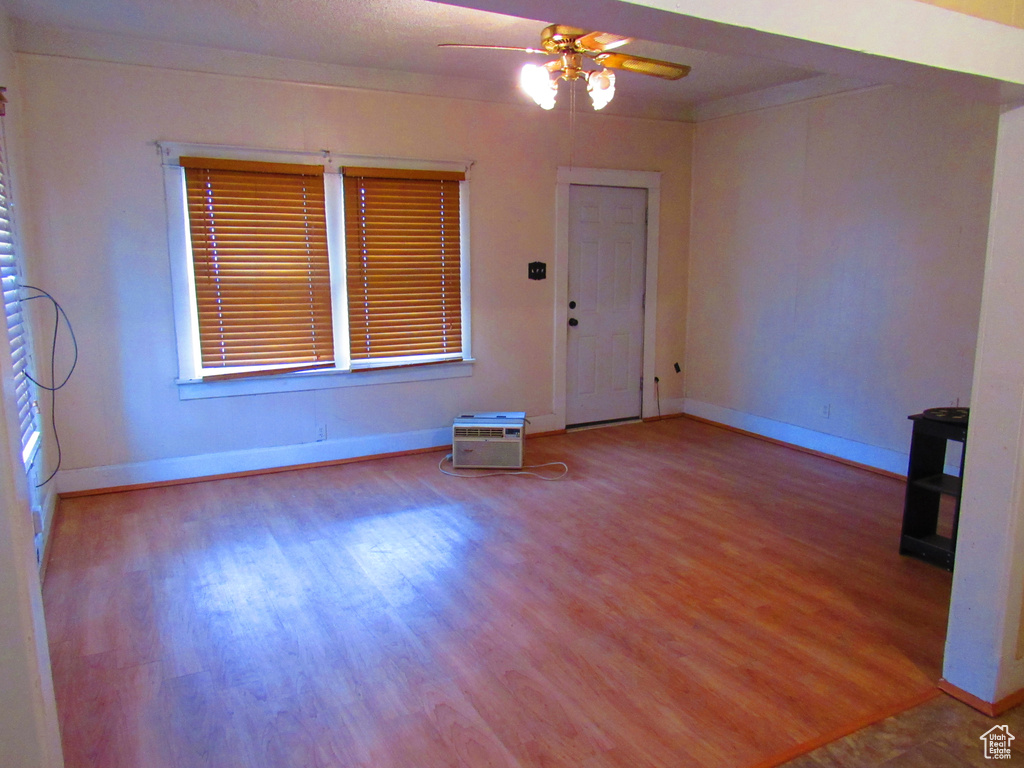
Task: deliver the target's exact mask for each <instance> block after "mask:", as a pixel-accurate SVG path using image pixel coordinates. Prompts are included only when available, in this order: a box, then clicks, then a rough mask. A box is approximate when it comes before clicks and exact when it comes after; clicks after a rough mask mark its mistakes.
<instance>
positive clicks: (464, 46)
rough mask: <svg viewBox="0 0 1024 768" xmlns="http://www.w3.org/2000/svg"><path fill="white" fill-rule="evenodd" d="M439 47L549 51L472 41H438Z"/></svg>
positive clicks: (529, 51)
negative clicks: (478, 43) (475, 43)
mask: <svg viewBox="0 0 1024 768" xmlns="http://www.w3.org/2000/svg"><path fill="white" fill-rule="evenodd" d="M437 47H438V48H484V49H487V50H492V51H520V52H521V53H541V54H544V55H545V56H547V55H548V52H547V51H543V50H541V49H540V48H519V47H518V46H514V45H473V44H471V43H438V44H437Z"/></svg>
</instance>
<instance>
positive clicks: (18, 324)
mask: <svg viewBox="0 0 1024 768" xmlns="http://www.w3.org/2000/svg"><path fill="white" fill-rule="evenodd" d="M0 90H2V89H0ZM2 117H3V113H2V110H0V118H2ZM14 218H15V202H14V195H13V190H12V189H11V175H10V166H9V165H8V162H7V142H6V133H5V132H4V131H3V130H0V219H2V220H3V221H4V222H5V224H3V225H0V238H2V239H3V241H4V243H5V244H6V246H7V248H6V249H5V250H7V251H8V253H7V254H6V258H5V259H4V261H6V262H7V263H6V264H5V266H4V270H3V271H4V272H5V273H6V275H5V278H6V280H5V282H7V283H8V284H7V285H4V286H3V288H4V290H3V291H2V292H3V293H5V294H6V293H8V292H10V293H11V298H12V299H13V300H12V301H10V302H8V301H7V300H6V299H5V300H4V302H3V304H4V333H5V334H6V336H7V338H8V342H9V352H10V355H11V364H12V372H13V374H14V375H13V380H14V393H15V397H16V398H17V400H16V405H17V406H18V447H19V449H20V450H21V461H22V465H23V466H24V469H25V472H26V474H27V475H30V474H31V472H32V468H33V466H34V465H35V462H36V459H37V458H38V456H39V451H40V449H41V448H42V425H41V423H40V414H39V407H38V398H39V393H38V388H37V387H36V384H35V382H34V381H32V379H31V378H30V377H31V376H33V375H34V374H35V363H34V358H33V354H32V352H33V345H32V333H31V329H30V328H29V320H28V313H27V312H26V307H25V306H24V301H25V300H24V298H22V295H21V293H22V290H23V288H22V286H23V285H24V281H23V280H22V274H23V269H24V265H23V263H22V259H21V244H20V241H19V237H18V233H17V226H16V224H15V221H14ZM12 281H13V283H14V285H13V286H12V285H10V284H9V283H11V282H12ZM15 328H18V330H17V331H15ZM15 337H16V338H15ZM22 398H27V399H28V400H27V402H26V403H25V404H24V405H22V403H21V400H22ZM23 408H24V409H27V412H26V413H25V414H24V416H23V415H22V409H23Z"/></svg>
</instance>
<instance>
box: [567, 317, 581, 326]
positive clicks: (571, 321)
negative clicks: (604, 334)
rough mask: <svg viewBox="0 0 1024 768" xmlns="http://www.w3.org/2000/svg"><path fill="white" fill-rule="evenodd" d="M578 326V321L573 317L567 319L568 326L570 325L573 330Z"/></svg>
mask: <svg viewBox="0 0 1024 768" xmlns="http://www.w3.org/2000/svg"><path fill="white" fill-rule="evenodd" d="M579 324H580V321H579V320H577V319H576V318H575V317H570V318H569V325H571V326H572V327H573V328H575V327H576V326H577V325H579Z"/></svg>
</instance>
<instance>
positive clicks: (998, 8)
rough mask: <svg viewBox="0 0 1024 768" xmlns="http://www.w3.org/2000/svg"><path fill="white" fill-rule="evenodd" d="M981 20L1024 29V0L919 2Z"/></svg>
mask: <svg viewBox="0 0 1024 768" xmlns="http://www.w3.org/2000/svg"><path fill="white" fill-rule="evenodd" d="M918 2H922V3H928V4H929V5H937V6H939V7H940V8H948V9H949V10H951V11H959V12H960V13H966V14H968V15H970V16H977V17H978V18H979V19H988V20H989V21H998V22H999V23H1000V24H1009V25H1010V26H1013V27H1022V28H1024V0H918Z"/></svg>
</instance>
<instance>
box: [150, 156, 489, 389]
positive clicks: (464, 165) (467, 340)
mask: <svg viewBox="0 0 1024 768" xmlns="http://www.w3.org/2000/svg"><path fill="white" fill-rule="evenodd" d="M157 147H158V149H159V154H160V159H161V164H162V167H163V176H164V194H165V201H166V207H167V223H168V248H169V255H170V262H171V263H170V267H171V287H172V295H173V301H174V323H175V335H176V342H177V352H178V378H177V379H176V380H175V382H176V384H177V385H178V394H179V397H180V399H183V400H189V399H196V398H205V397H221V396H232V395H244V394H259V393H267V392H289V391H302V390H310V389H329V388H335V387H346V386H365V385H372V384H383V383H397V382H403V381H425V380H432V379H448V378H458V377H465V376H470V375H472V364H473V362H474V360H473V357H472V345H471V337H472V333H471V325H470V304H471V301H470V282H469V278H470V245H469V244H470V237H469V234H470V233H469V207H470V206H469V200H470V184H469V169H470V167H471V166H472V163H471V162H467V161H424V160H410V159H405V158H381V157H365V156H356V155H334V154H333V153H331V152H330V151H328V150H321V151H319V152H308V151H290V150H265V149H256V148H247V147H230V146H222V145H210V144H191V143H186V142H157ZM182 156H185V157H209V158H221V159H227V160H248V161H257V162H270V163H275V162H276V163H303V164H308V165H313V164H322V165H323V167H324V193H325V209H326V210H325V212H326V215H327V238H328V252H329V262H330V270H331V312H332V321H333V331H334V348H335V365H334V367H333V368H320V369H315V370H309V371H295V372H288V373H279V374H275V373H273V372H272V371H270V370H267V369H264V368H256V369H254V370H255V371H258V372H259V375H253V376H244V375H243V376H242V377H238V378H235V377H230V376H229V377H226V378H220V379H217V378H216V376H217V374H216V373H215V372H214V371H212V370H211V371H210V372H209V373H207V374H206V377H205V378H204V370H203V368H202V365H201V361H200V351H199V321H198V314H197V304H196V285H195V274H194V272H193V263H192V253H191V248H190V237H189V228H188V227H189V221H188V209H187V202H186V192H185V173H184V169H183V168H182V167H181V165H180V163H179V158H180V157H182ZM346 165H349V166H374V167H382V168H395V169H401V170H425V171H458V172H463V173H465V175H466V180H465V181H463V182H461V183H460V190H459V195H460V211H459V226H460V228H461V250H460V265H461V283H462V284H461V305H462V357H461V359H459V360H454V361H447V362H440V363H435V362H431V361H428V360H418V359H416V358H413V357H410V358H405V359H394V360H392V361H390V362H389V364H388V365H387V366H386V367H382V366H381V365H380V364H365V365H364V364H359V363H357V364H355V365H353V364H352V361H351V359H350V355H349V343H350V342H349V333H348V302H347V298H348V296H347V287H346V283H347V280H346V271H345V270H346V263H345V229H344V228H345V218H344V216H345V210H344V196H343V194H344V192H343V178H342V173H341V169H342V168H343V167H344V166H346ZM239 372H241V371H239ZM220 373H221V376H223V374H224V371H223V370H221V372H220Z"/></svg>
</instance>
